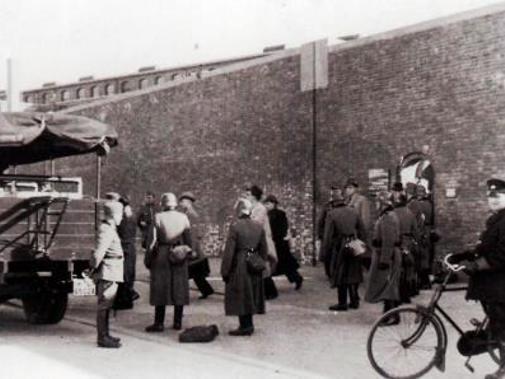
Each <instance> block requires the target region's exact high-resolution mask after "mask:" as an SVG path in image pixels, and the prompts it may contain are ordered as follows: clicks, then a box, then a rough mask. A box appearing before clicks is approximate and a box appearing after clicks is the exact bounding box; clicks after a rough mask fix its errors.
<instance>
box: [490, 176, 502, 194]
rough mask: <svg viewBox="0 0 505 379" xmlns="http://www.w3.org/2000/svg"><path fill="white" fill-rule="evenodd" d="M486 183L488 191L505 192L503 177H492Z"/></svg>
mask: <svg viewBox="0 0 505 379" xmlns="http://www.w3.org/2000/svg"><path fill="white" fill-rule="evenodd" d="M486 184H487V189H488V191H491V192H495V193H496V192H499V193H505V181H503V180H501V179H496V178H491V179H489V180H488V181H487V182H486Z"/></svg>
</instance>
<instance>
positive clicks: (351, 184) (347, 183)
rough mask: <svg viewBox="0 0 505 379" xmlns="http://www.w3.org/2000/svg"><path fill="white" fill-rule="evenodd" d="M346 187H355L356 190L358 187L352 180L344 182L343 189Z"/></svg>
mask: <svg viewBox="0 0 505 379" xmlns="http://www.w3.org/2000/svg"><path fill="white" fill-rule="evenodd" d="M347 187H356V188H358V187H359V184H358V181H357V180H356V179H354V178H349V179H347V181H346V182H345V185H344V188H347Z"/></svg>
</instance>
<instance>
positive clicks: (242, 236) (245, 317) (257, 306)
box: [221, 199, 268, 336]
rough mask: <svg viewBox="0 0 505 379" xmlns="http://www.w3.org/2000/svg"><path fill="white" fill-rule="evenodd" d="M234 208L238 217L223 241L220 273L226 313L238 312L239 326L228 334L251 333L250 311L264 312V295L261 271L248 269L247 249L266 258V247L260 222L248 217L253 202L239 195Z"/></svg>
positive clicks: (251, 316)
mask: <svg viewBox="0 0 505 379" xmlns="http://www.w3.org/2000/svg"><path fill="white" fill-rule="evenodd" d="M235 210H236V213H237V217H238V220H237V221H236V222H234V223H233V224H232V225H231V226H230V230H229V232H228V238H227V241H226V245H225V249H224V254H223V261H222V263H221V276H222V277H223V280H224V282H225V283H226V285H225V297H224V308H225V314H226V315H227V316H238V318H239V323H240V326H239V327H238V329H235V330H231V331H230V332H229V334H230V335H231V336H245V335H251V334H253V333H254V324H253V315H254V314H263V313H265V295H264V289H263V279H262V275H261V273H259V274H252V273H250V271H249V270H248V267H247V262H246V252H247V250H248V249H254V250H255V251H256V253H257V254H259V255H260V257H261V258H262V259H264V260H265V261H266V260H267V258H268V247H267V242H266V237H265V231H264V229H263V226H262V225H260V224H258V223H257V222H255V221H253V220H251V211H252V204H251V202H250V201H249V200H247V199H240V200H239V201H238V202H237V204H236V206H235Z"/></svg>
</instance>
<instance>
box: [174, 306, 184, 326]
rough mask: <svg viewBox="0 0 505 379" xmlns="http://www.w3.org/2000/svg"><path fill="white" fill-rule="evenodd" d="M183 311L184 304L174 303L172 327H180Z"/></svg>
mask: <svg viewBox="0 0 505 379" xmlns="http://www.w3.org/2000/svg"><path fill="white" fill-rule="evenodd" d="M183 313H184V305H174V329H176V330H179V329H181V328H182V315H183Z"/></svg>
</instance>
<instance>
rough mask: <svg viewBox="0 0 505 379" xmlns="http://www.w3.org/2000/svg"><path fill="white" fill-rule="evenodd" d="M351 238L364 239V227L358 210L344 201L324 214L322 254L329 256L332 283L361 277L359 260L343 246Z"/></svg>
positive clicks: (356, 279) (336, 284)
mask: <svg viewBox="0 0 505 379" xmlns="http://www.w3.org/2000/svg"><path fill="white" fill-rule="evenodd" d="M353 238H359V239H361V240H362V241H366V233H365V227H364V225H363V222H362V220H361V217H360V216H359V214H358V211H357V210H356V209H354V208H351V207H350V206H348V205H345V204H343V203H341V204H339V205H337V206H336V208H334V209H332V210H331V211H330V212H329V213H328V216H327V218H326V226H325V228H324V238H323V242H322V244H321V255H322V256H323V257H324V260H325V261H327V260H329V274H330V283H331V285H332V287H335V286H341V285H345V284H356V283H361V282H362V281H363V274H362V268H361V260H360V258H359V257H354V256H352V254H351V252H350V250H349V249H348V248H345V244H346V242H348V241H350V240H351V239H353Z"/></svg>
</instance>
